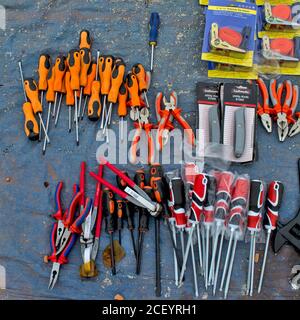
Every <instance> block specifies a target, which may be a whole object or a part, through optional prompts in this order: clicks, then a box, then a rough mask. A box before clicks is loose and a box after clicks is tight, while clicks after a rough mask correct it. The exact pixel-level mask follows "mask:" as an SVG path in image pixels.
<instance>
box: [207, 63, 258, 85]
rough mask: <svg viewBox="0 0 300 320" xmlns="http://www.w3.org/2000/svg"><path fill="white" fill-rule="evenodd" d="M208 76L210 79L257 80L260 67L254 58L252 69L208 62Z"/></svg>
mask: <svg viewBox="0 0 300 320" xmlns="http://www.w3.org/2000/svg"><path fill="white" fill-rule="evenodd" d="M207 69H208V70H207V76H208V77H209V78H223V79H244V80H256V79H257V78H258V70H257V69H258V67H257V64H256V61H255V58H254V62H253V66H252V67H243V66H235V65H230V64H224V63H215V62H210V61H209V62H208V68H207Z"/></svg>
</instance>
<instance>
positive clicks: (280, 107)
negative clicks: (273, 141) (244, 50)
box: [270, 79, 298, 141]
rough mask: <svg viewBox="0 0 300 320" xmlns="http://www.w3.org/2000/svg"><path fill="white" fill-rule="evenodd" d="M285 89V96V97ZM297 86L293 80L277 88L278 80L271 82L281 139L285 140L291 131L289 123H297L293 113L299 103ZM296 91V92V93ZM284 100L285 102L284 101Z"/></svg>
mask: <svg viewBox="0 0 300 320" xmlns="http://www.w3.org/2000/svg"><path fill="white" fill-rule="evenodd" d="M283 91H285V98H284V100H283V99H282V98H283ZM296 91H297V88H296V87H295V86H294V87H293V85H292V82H291V81H289V80H287V81H285V82H283V83H280V84H279V85H278V88H276V80H275V79H273V80H271V82H270V97H271V101H272V103H273V106H274V113H275V114H276V120H277V127H278V137H279V141H284V140H285V138H286V137H287V135H288V132H289V124H291V123H295V120H294V119H293V113H294V111H295V108H296V106H297V103H298V94H297V93H296ZM294 92H295V94H294ZM282 101H283V102H282Z"/></svg>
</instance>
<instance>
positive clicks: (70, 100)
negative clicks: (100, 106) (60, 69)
mask: <svg viewBox="0 0 300 320" xmlns="http://www.w3.org/2000/svg"><path fill="white" fill-rule="evenodd" d="M65 87H66V104H67V106H74V104H75V98H74V92H73V90H72V89H71V73H70V71H67V72H66V75H65Z"/></svg>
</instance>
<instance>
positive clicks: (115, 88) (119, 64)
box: [103, 58, 125, 134]
mask: <svg viewBox="0 0 300 320" xmlns="http://www.w3.org/2000/svg"><path fill="white" fill-rule="evenodd" d="M124 74H125V63H124V61H123V59H121V58H117V59H116V60H115V65H114V68H113V71H112V74H111V87H110V90H109V93H108V96H107V101H108V102H109V108H108V112H107V117H106V119H105V124H104V127H103V134H104V133H105V130H106V128H107V126H108V125H109V123H110V119H111V113H112V105H113V104H114V103H116V102H117V100H118V96H119V90H120V87H121V85H122V83H123V79H124Z"/></svg>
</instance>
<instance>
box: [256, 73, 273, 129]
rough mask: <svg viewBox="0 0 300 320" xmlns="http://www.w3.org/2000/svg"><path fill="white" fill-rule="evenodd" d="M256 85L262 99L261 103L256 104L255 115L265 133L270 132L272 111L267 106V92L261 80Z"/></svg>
mask: <svg viewBox="0 0 300 320" xmlns="http://www.w3.org/2000/svg"><path fill="white" fill-rule="evenodd" d="M257 84H258V87H259V90H260V94H261V97H262V103H260V102H258V107H257V114H258V115H259V116H260V119H261V122H262V125H263V126H264V128H265V129H266V130H267V132H269V133H271V132H272V118H271V114H272V109H271V108H270V106H269V91H268V88H267V86H266V84H265V82H264V80H263V79H261V78H260V79H258V80H257Z"/></svg>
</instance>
